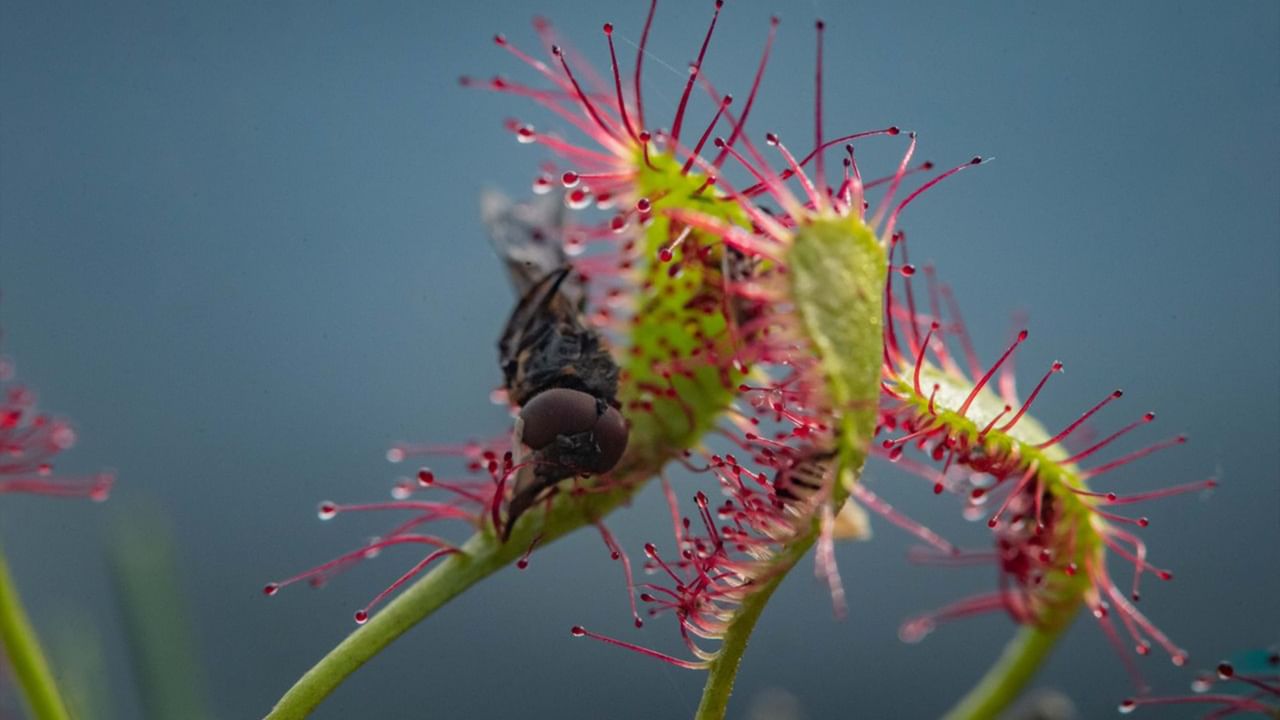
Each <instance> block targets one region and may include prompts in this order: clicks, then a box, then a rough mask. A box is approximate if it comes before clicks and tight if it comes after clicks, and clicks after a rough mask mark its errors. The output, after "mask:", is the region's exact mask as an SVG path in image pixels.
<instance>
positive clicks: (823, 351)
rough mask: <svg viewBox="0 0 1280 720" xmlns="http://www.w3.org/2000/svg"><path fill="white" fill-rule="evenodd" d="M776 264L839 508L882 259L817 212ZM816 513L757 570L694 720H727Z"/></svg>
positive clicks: (868, 385)
mask: <svg viewBox="0 0 1280 720" xmlns="http://www.w3.org/2000/svg"><path fill="white" fill-rule="evenodd" d="M783 260H784V263H785V266H786V271H787V272H786V278H787V285H788V286H789V292H788V294H787V295H788V298H787V299H788V300H789V302H790V304H791V305H792V308H791V309H790V312H791V313H792V314H793V315H794V316H795V319H796V320H797V321H798V323H797V324H798V325H799V326H800V327H801V328H803V335H804V338H805V340H807V343H808V345H809V348H810V351H811V353H812V354H813V356H814V357H815V358H816V359H817V361H818V362H817V367H818V372H819V373H820V375H821V376H822V381H823V382H822V384H823V392H822V393H821V394H822V395H823V396H824V398H825V401H826V403H827V404H828V407H827V408H825V413H824V414H825V416H826V417H827V418H828V419H829V420H830V421H831V422H833V423H834V424H835V428H834V432H833V434H832V436H831V440H832V442H833V443H834V451H835V458H836V467H835V471H834V481H833V484H832V486H831V487H830V488H829V491H830V498H829V499H828V500H827V501H826V502H827V503H828V505H827V508H828V509H830V508H839V507H840V506H841V504H843V502H844V501H845V499H846V498H847V497H848V494H849V492H850V490H851V489H852V487H853V484H854V483H855V482H857V480H858V477H859V475H860V474H861V472H862V468H863V465H864V464H865V462H866V459H867V455H868V450H869V448H870V444H871V439H872V435H873V433H874V430H875V424H876V408H877V405H878V402H879V394H880V386H879V382H880V369H881V365H880V362H881V356H882V353H883V342H884V341H883V329H882V321H883V315H884V307H883V282H884V277H885V272H886V268H887V259H886V257H885V253H884V249H883V248H882V246H881V244H880V241H879V239H878V238H877V237H876V235H875V232H874V231H873V230H872V229H871V228H870V227H868V226H867V225H866V224H865V223H863V222H862V221H861V220H860V219H858V218H856V217H852V216H850V217H837V216H820V217H818V218H816V219H814V220H812V221H809V222H807V223H804V224H802V225H801V226H800V227H799V228H797V229H796V231H795V232H794V234H793V235H792V238H791V242H790V246H789V248H788V251H787V253H786V255H785V257H784V258H783ZM821 517H822V515H821V513H814V514H812V515H810V516H808V517H802V518H800V521H799V522H800V525H799V526H798V527H797V528H796V530H795V533H794V535H793V536H792V537H791V538H790V539H789V540H787V541H786V542H785V543H784V544H783V545H782V546H781V547H780V548H779V549H778V550H777V551H776V552H775V553H774V555H773V557H772V558H771V559H770V560H769V561H768V562H767V563H765V564H764V566H763V567H761V568H759V570H758V576H759V578H760V581H759V583H758V585H757V586H756V587H754V588H752V589H751V590H750V591H749V592H747V593H746V594H745V596H744V598H743V599H742V601H741V604H740V606H739V607H738V609H737V611H736V612H735V613H734V614H733V616H732V619H731V620H730V621H729V623H728V625H727V627H726V629H725V631H724V633H723V635H722V637H721V645H720V648H719V650H718V651H717V653H716V654H715V656H714V658H713V659H711V660H710V662H709V663H708V671H709V674H708V678H707V683H706V687H705V688H704V690H703V695H702V701H701V703H700V704H699V707H698V713H697V718H699V720H711V719H718V718H723V717H724V715H725V712H726V711H727V708H728V702H729V696H730V693H731V692H732V689H733V681H734V677H735V676H736V674H737V669H738V665H739V664H740V663H741V660H742V655H743V653H744V652H745V651H746V647H747V641H748V639H749V638H750V635H751V632H752V631H753V630H754V628H755V625H756V622H757V621H758V620H759V618H760V615H761V613H762V612H763V610H764V607H765V605H766V604H767V603H768V601H769V598H770V597H771V596H772V595H773V592H774V590H776V589H777V587H778V585H779V584H780V583H781V582H782V580H783V578H784V577H785V576H786V575H787V573H789V572H790V570H791V569H792V568H793V567H795V565H796V563H798V562H799V561H800V559H801V558H803V557H804V556H805V554H806V553H807V552H808V551H809V548H810V547H812V546H813V544H814V543H815V541H817V540H818V537H819V534H820V532H821Z"/></svg>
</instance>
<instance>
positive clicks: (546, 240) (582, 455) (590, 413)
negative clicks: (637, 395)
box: [482, 196, 629, 538]
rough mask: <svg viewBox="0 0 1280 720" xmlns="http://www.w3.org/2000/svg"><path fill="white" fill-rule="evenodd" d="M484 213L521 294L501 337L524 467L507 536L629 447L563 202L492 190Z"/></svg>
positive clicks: (614, 373)
mask: <svg viewBox="0 0 1280 720" xmlns="http://www.w3.org/2000/svg"><path fill="white" fill-rule="evenodd" d="M482 207H483V211H482V214H483V217H484V220H485V224H486V225H487V226H488V228H489V234H490V237H491V238H492V240H493V244H494V247H495V248H496V249H497V250H498V252H499V254H500V255H502V257H503V258H504V260H505V261H506V263H507V270H508V274H509V275H510V276H511V279H512V284H513V285H514V286H515V288H516V291H517V292H518V293H520V299H519V301H518V302H517V303H516V307H515V309H514V310H512V312H511V316H510V318H509V319H508V320H507V324H506V327H505V328H504V329H503V331H502V335H501V337H500V338H499V339H498V362H499V364H500V365H501V367H502V375H503V380H504V385H505V387H506V390H507V396H508V398H509V400H510V401H511V403H512V404H514V405H516V406H517V407H519V408H520V414H519V416H518V418H517V420H516V429H515V436H514V445H515V455H516V461H517V464H524V467H523V468H521V469H520V470H519V471H517V473H516V476H515V480H514V482H513V487H512V494H511V497H510V499H509V500H508V501H507V520H506V523H505V524H504V527H503V529H502V534H503V536H504V538H505V536H506V535H508V534H509V533H510V529H511V527H512V526H513V525H514V524H515V521H516V520H517V519H519V517H520V516H521V515H522V514H523V513H524V512H525V511H527V510H528V509H529V508H530V507H532V506H533V505H534V504H535V503H537V502H538V500H539V499H541V498H542V497H544V496H545V493H546V492H547V491H548V490H549V489H550V488H552V487H554V486H555V485H556V483H558V482H560V481H561V480H563V479H565V478H568V477H572V476H574V475H586V474H597V473H603V472H608V471H609V470H611V469H613V467H614V466H615V465H616V464H617V463H618V460H619V459H621V457H622V453H623V451H624V450H626V447H627V438H628V433H629V430H628V427H627V424H626V421H625V420H624V419H623V417H622V414H621V413H620V412H619V411H618V397H617V396H618V366H617V364H616V363H615V362H614V361H613V357H612V356H611V355H610V354H609V351H608V349H607V348H605V347H604V342H603V339H602V338H601V336H600V334H599V333H598V332H597V331H596V330H595V329H594V328H592V327H591V326H590V325H588V324H587V322H586V320H585V319H584V317H583V311H584V308H585V304H586V292H585V288H584V287H583V285H582V282H581V279H580V277H579V276H578V275H577V274H576V273H574V271H573V268H572V266H571V265H570V264H569V263H568V258H567V257H566V256H565V254H564V250H563V242H562V237H561V235H562V227H563V219H562V218H563V203H562V202H555V203H554V205H550V204H547V205H543V206H541V208H540V207H539V206H535V205H516V204H511V203H510V202H508V201H507V200H505V199H504V198H500V197H497V196H486V197H485V198H484V199H483V201H482Z"/></svg>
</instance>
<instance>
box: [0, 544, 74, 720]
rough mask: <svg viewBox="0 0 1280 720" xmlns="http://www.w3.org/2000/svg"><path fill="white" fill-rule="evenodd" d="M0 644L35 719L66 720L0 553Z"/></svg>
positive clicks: (63, 707)
mask: <svg viewBox="0 0 1280 720" xmlns="http://www.w3.org/2000/svg"><path fill="white" fill-rule="evenodd" d="M0 646H3V647H4V651H5V653H6V654H7V655H8V658H9V664H10V665H11V666H12V667H13V674H14V675H15V676H17V679H18V686H19V687H20V688H22V694H23V695H24V696H25V697H26V699H27V704H28V705H29V706H30V708H31V712H32V714H33V715H34V716H35V717H36V718H37V720H69V718H70V717H71V716H70V715H69V714H67V707H66V705H65V704H64V703H63V702H62V697H61V696H60V695H58V686H57V684H56V683H54V681H53V673H52V672H51V671H50V670H49V663H48V662H47V661H46V660H45V659H44V651H43V650H41V649H40V641H39V639H37V638H36V631H35V628H33V627H31V620H30V619H29V618H28V617H27V612H26V610H24V609H23V607H22V600H21V598H19V597H18V591H17V589H15V588H14V586H13V579H12V578H11V577H10V576H9V565H8V563H6V562H5V559H4V554H3V553H0Z"/></svg>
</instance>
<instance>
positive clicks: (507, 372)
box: [498, 265, 577, 405]
mask: <svg viewBox="0 0 1280 720" xmlns="http://www.w3.org/2000/svg"><path fill="white" fill-rule="evenodd" d="M571 274H572V268H571V267H569V266H567V265H566V266H564V267H561V268H559V269H558V270H553V271H552V272H550V273H547V274H546V275H545V276H543V277H542V278H540V279H539V280H538V281H537V282H535V283H534V284H532V285H531V286H530V287H529V289H528V291H527V292H525V293H524V294H523V295H522V296H521V297H520V301H519V302H518V303H516V307H515V309H514V310H512V311H511V317H509V318H508V319H507V326H506V327H505V328H503V330H502V336H501V337H499V338H498V362H499V364H501V365H502V375H503V379H504V381H505V383H506V387H507V392H508V393H509V395H510V396H511V400H512V402H514V403H515V404H517V405H521V404H523V401H524V399H525V397H526V396H529V395H531V394H532V392H533V391H534V388H530V387H526V385H528V383H527V382H526V378H525V377H524V376H525V372H524V371H523V370H524V368H525V367H526V366H528V365H529V364H531V363H536V362H539V356H541V355H545V354H546V352H547V345H548V344H549V343H550V342H551V340H552V337H551V336H552V335H553V334H554V333H555V330H556V327H557V326H559V325H561V324H564V323H575V322H576V320H577V310H576V308H574V307H573V306H572V305H571V304H570V302H569V300H568V299H567V298H566V297H565V296H564V295H563V294H562V293H561V291H560V288H561V286H563V285H564V283H565V281H566V279H568V277H569V276H570V275H571Z"/></svg>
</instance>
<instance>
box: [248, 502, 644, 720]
mask: <svg viewBox="0 0 1280 720" xmlns="http://www.w3.org/2000/svg"><path fill="white" fill-rule="evenodd" d="M641 485H642V483H639V482H636V483H625V484H621V487H619V488H618V489H616V490H613V491H611V492H607V493H601V494H598V495H584V496H581V497H578V496H574V497H570V494H568V493H565V494H563V495H561V496H558V498H557V502H556V503H555V504H554V505H553V506H552V509H551V511H550V513H549V514H548V516H547V520H546V523H545V525H544V524H542V523H541V522H540V519H541V518H540V516H541V513H539V512H536V511H535V512H530V513H528V515H526V516H525V518H523V520H522V521H521V522H519V523H517V524H516V527H515V529H514V531H513V532H512V534H511V537H510V538H509V539H508V540H507V542H505V543H504V542H501V541H499V540H498V539H497V538H496V537H495V536H494V535H493V533H492V532H489V531H480V532H477V533H476V534H475V535H473V536H472V537H471V539H470V540H468V541H467V542H466V544H465V545H463V546H462V547H461V548H460V550H461V552H458V553H455V554H453V555H450V556H448V557H447V558H446V559H445V560H444V561H443V562H442V563H441V564H440V565H438V566H436V568H435V569H434V570H432V571H431V572H430V573H428V574H427V575H426V576H424V577H423V578H422V579H420V580H418V581H417V582H415V583H413V584H412V585H410V586H409V588H408V589H407V590H405V591H404V592H402V593H401V594H400V595H399V596H397V597H396V598H395V599H394V600H392V601H391V602H389V603H388V604H387V606H386V607H385V608H383V609H382V610H380V611H378V612H377V613H375V614H374V615H373V616H372V617H371V618H370V619H369V622H367V623H365V624H364V625H362V626H360V627H359V628H357V629H356V630H355V632H352V633H351V634H350V635H348V636H347V637H346V639H344V640H343V641H342V642H341V643H339V644H338V646H337V647H335V648H334V649H332V650H330V651H329V653H328V654H327V655H325V656H324V657H323V658H322V659H321V660H320V662H318V663H316V664H315V666H314V667H312V668H311V669H310V670H308V671H307V672H306V674H305V675H303V676H302V677H301V678H299V679H298V681H297V682H296V683H295V684H294V686H293V687H292V688H290V689H289V691H288V692H286V693H285V694H284V696H283V697H281V698H280V700H279V702H277V703H276V706H275V707H274V708H273V709H272V710H271V712H270V713H269V714H268V715H267V716H266V718H265V720H298V719H299V718H305V717H306V716H308V715H310V714H311V711H312V710H314V709H315V708H316V706H317V705H319V704H320V703H321V702H322V701H323V700H324V699H325V698H326V697H328V696H329V694H330V693H332V692H333V691H334V690H335V689H337V687H338V685H340V684H342V682H343V681H344V680H346V678H347V677H348V676H349V675H351V673H353V672H355V671H356V670H358V669H359V668H360V667H361V666H362V665H364V664H365V663H366V662H368V660H369V659H370V658H372V657H373V656H374V655H376V654H378V653H379V652H380V651H381V650H382V649H383V648H385V647H386V646H387V645H390V644H391V642H392V641H393V640H395V639H396V638H398V637H400V636H401V635H403V634H404V633H405V632H407V631H408V630H409V629H410V628H412V627H413V626H414V625H417V624H418V623H419V622H421V621H422V620H424V619H425V618H426V617H427V616H428V615H430V614H431V613H433V612H435V611H436V610H437V609H438V608H440V607H441V606H442V605H444V604H445V603H447V602H449V601H450V600H452V599H453V598H454V597H456V596H458V595H459V594H461V593H462V592H463V591H464V590H466V589H467V588H469V587H471V586H472V585H474V584H476V583H477V582H479V581H481V580H483V579H484V578H486V577H488V576H489V575H491V574H493V573H495V572H497V571H498V570H500V569H502V568H503V567H505V566H507V565H510V564H511V563H513V562H515V561H516V560H517V559H518V558H519V557H520V556H521V555H523V554H524V553H525V552H526V550H527V549H528V548H529V546H530V545H531V544H532V543H533V542H534V538H535V537H537V538H538V544H539V545H540V546H541V545H546V544H548V543H550V542H552V541H554V540H557V539H559V538H560V537H562V536H564V535H567V534H568V533H570V532H572V531H573V530H576V529H578V528H579V527H582V526H583V525H586V524H588V523H591V522H595V521H596V520H597V519H598V518H600V517H603V516H604V515H605V514H607V513H608V512H610V511H611V510H613V509H614V508H616V507H617V506H618V505H620V504H621V503H622V502H624V501H625V500H627V499H628V498H630V497H631V495H632V494H633V493H634V492H635V491H636V490H637V489H639V487H640V486H641ZM539 529H541V533H539V532H538V531H539Z"/></svg>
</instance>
